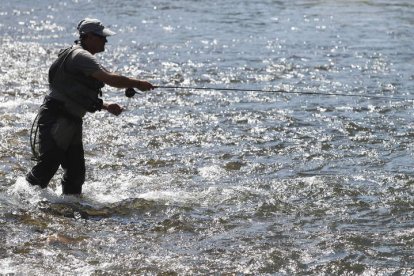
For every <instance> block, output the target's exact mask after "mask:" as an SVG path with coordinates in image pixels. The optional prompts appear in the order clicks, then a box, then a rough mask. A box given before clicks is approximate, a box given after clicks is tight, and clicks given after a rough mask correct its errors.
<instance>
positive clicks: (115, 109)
mask: <svg viewBox="0 0 414 276" xmlns="http://www.w3.org/2000/svg"><path fill="white" fill-rule="evenodd" d="M103 109H105V110H108V112H109V113H111V114H114V115H116V116H118V115H119V114H121V113H122V111H124V108H123V107H121V106H120V105H119V104H116V103H110V104H107V103H104V104H103Z"/></svg>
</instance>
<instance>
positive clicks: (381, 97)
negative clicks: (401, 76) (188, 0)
mask: <svg viewBox="0 0 414 276" xmlns="http://www.w3.org/2000/svg"><path fill="white" fill-rule="evenodd" d="M155 88H164V89H188V90H213V91H233V92H259V93H279V94H297V95H315V96H340V97H359V98H367V99H387V100H402V101H405V100H411V99H405V98H400V97H389V96H380V95H361V94H344V93H320V92H312V91H286V90H264V89H245V88H225V87H191V86H163V85H158V86H155Z"/></svg>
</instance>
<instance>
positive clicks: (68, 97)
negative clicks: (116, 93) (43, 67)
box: [49, 45, 105, 118]
mask: <svg viewBox="0 0 414 276" xmlns="http://www.w3.org/2000/svg"><path fill="white" fill-rule="evenodd" d="M82 49H83V48H82V47H81V46H79V45H75V46H72V47H69V48H67V49H64V50H62V51H61V52H60V53H59V56H58V58H57V59H56V60H55V61H54V62H53V64H52V66H50V69H49V87H50V96H51V97H52V98H54V99H56V100H59V101H61V102H63V103H64V105H65V109H66V111H67V112H69V113H71V114H72V115H74V116H76V117H79V118H82V117H83V116H85V114H86V112H95V111H96V110H100V109H101V107H102V100H101V99H100V98H99V96H100V95H102V92H101V88H102V87H104V85H105V84H104V83H103V82H101V81H98V80H97V79H95V78H93V77H89V76H85V75H84V74H82V73H81V72H79V74H73V73H70V72H68V71H67V70H66V69H65V62H66V59H67V58H68V57H69V56H70V55H74V54H76V52H77V51H80V50H82Z"/></svg>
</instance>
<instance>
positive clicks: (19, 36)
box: [0, 0, 414, 275]
mask: <svg viewBox="0 0 414 276" xmlns="http://www.w3.org/2000/svg"><path fill="white" fill-rule="evenodd" d="M413 15H414V5H413V4H412V3H411V1H407V0H395V1H391V2H390V1H383V0H370V1H305V0H295V1H270V0H259V1H233V0H230V1H221V2H220V1H216V2H214V1H213V2H211V1H209V2H207V1H188V0H178V1H169V2H168V1H147V0H145V1H127V0H125V1H117V2H116V3H115V2H114V1H97V0H77V1H64V2H54V1H50V0H40V1H37V2H36V4H34V3H33V1H25V0H24V1H12V2H10V1H9V2H4V3H2V10H1V11H0V89H1V93H0V139H1V144H0V274H5V275H8V274H16V275H46V274H47V275H141V274H149V275H156V274H171V275H193V274H214V273H216V274H238V275H244V274H248V275H275V274H276V275H296V274H306V275H308V274H310V275H341V274H346V275H348V274H363V275H393V274H395V275H411V274H413V273H414V270H413V266H412V263H414V259H413V256H414V250H413V241H414V232H413V227H414V220H413V207H414V206H413V200H414V196H413V188H414V186H413V185H414V179H413V174H412V167H413V164H414V162H413V153H412V152H413V143H412V139H413V137H414V125H413V123H412V121H413V120H412V118H413V115H414V114H413V96H412V91H413V90H414V74H413V72H414V68H413V62H412V61H413V52H414V47H413V45H412V37H414V31H413V30H414V28H413V27H414V26H413V24H414V22H413V20H412V19H413V18H414V17H413ZM85 17H94V18H96V17H97V18H99V19H101V20H102V21H103V23H104V24H105V25H106V26H108V27H110V28H111V29H112V30H114V31H115V32H117V35H116V36H113V37H110V38H108V44H107V45H106V51H105V52H104V53H101V54H98V55H97V58H98V59H99V60H100V61H101V62H102V65H103V66H105V67H106V68H108V69H109V70H111V71H116V72H119V73H121V74H124V75H127V76H134V77H138V78H141V79H145V80H148V81H150V82H152V83H154V84H155V85H161V86H190V87H211V88H234V89H235V90H234V91H220V90H215V89H211V90H195V89H165V88H159V89H155V90H154V91H152V92H149V93H144V94H142V95H136V96H135V97H134V98H133V99H131V100H128V99H127V98H126V97H125V96H124V94H123V93H124V92H123V91H122V90H118V89H115V88H110V87H106V88H105V89H104V99H105V100H106V101H108V102H118V103H120V104H121V105H123V106H127V110H126V111H125V112H124V113H123V114H121V115H120V116H118V117H115V116H112V115H110V114H108V113H104V112H96V113H94V114H88V115H87V116H86V117H85V119H84V125H83V126H84V147H85V158H86V164H87V175H86V183H85V185H84V187H83V195H82V197H80V198H77V197H64V196H62V195H61V187H60V177H61V176H62V172H61V171H58V174H57V175H56V176H55V177H54V178H53V179H52V181H51V183H50V185H49V187H48V188H47V189H45V190H39V189H36V188H33V187H30V186H28V185H27V183H26V182H25V180H24V175H25V173H26V172H27V171H28V170H29V168H30V167H31V166H32V165H33V161H31V160H30V158H31V154H30V147H29V133H30V126H31V123H32V120H33V119H34V117H35V116H36V113H37V110H38V107H39V105H40V104H41V103H42V101H43V98H44V96H45V95H46V94H47V93H48V85H47V71H48V68H49V66H50V64H51V63H52V62H53V60H54V59H55V57H56V55H57V53H58V52H59V50H60V49H61V48H64V47H66V46H68V45H70V44H71V43H72V42H73V41H74V40H75V39H76V24H77V23H78V22H79V20H81V19H83V18H85ZM237 89H258V90H263V91H269V90H282V91H285V92H295V91H296V92H315V93H318V95H309V94H301V93H299V94H291V93H270V92H257V91H256V92H248V91H240V90H237ZM319 93H338V94H346V95H351V94H352V95H356V96H352V97H344V96H324V95H319ZM358 95H361V96H384V98H379V97H371V98H369V97H358Z"/></svg>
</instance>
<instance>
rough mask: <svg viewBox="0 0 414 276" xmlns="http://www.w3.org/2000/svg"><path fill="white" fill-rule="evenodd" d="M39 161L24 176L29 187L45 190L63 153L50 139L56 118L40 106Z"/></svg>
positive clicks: (51, 138)
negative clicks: (38, 187)
mask: <svg viewBox="0 0 414 276" xmlns="http://www.w3.org/2000/svg"><path fill="white" fill-rule="evenodd" d="M38 124H39V146H40V148H39V151H40V152H39V154H40V156H39V160H38V161H37V163H36V165H35V166H34V167H33V168H32V169H31V171H30V172H29V173H27V175H26V180H27V181H28V182H29V183H30V184H31V185H37V186H40V187H41V188H46V187H47V185H48V184H49V182H50V180H51V179H52V177H53V175H54V174H55V173H56V171H57V169H58V168H59V166H60V164H61V162H62V159H63V156H64V151H63V150H62V149H60V148H59V147H58V146H57V145H56V142H55V141H54V139H53V137H52V129H53V128H54V127H55V125H56V116H55V114H54V113H51V112H50V111H49V110H48V109H47V108H45V107H44V106H42V108H41V110H40V115H39V121H38Z"/></svg>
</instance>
